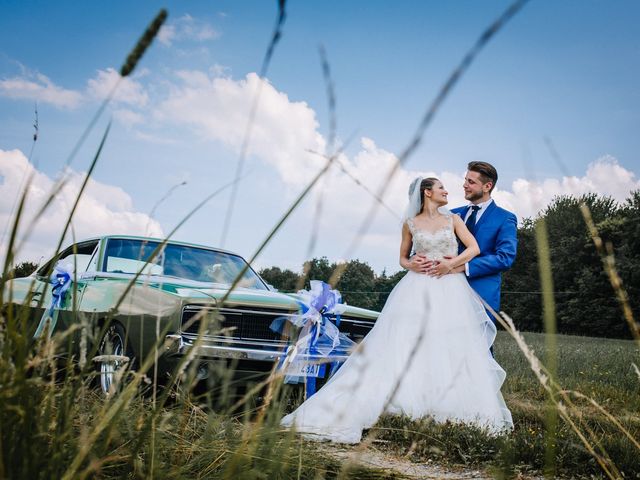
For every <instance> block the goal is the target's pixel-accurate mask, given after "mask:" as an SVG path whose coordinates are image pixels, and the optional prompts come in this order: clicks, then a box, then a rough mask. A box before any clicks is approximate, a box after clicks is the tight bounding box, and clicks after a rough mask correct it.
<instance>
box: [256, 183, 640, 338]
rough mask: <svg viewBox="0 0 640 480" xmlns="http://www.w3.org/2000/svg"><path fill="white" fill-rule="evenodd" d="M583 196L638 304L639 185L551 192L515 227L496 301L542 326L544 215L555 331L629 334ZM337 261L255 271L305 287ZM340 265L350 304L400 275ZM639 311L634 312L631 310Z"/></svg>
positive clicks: (373, 304) (372, 304)
mask: <svg viewBox="0 0 640 480" xmlns="http://www.w3.org/2000/svg"><path fill="white" fill-rule="evenodd" d="M583 203H584V204H586V205H587V206H588V207H589V210H590V211H591V215H592V217H593V221H594V223H595V224H596V227H597V228H598V231H599V233H600V236H601V237H602V239H603V241H604V242H605V243H607V242H610V243H611V245H612V246H613V252H614V255H615V260H616V268H617V270H618V273H619V275H620V277H621V278H622V281H623V284H624V288H625V289H626V290H627V293H628V295H629V298H630V303H631V308H632V310H633V312H634V313H636V312H638V308H639V307H640V191H635V192H632V193H631V195H630V196H629V197H628V198H627V199H626V200H625V202H623V203H617V202H616V201H614V200H613V199H612V198H610V197H606V196H600V195H596V194H587V195H583V196H580V197H575V196H560V197H556V198H555V199H554V200H553V201H552V202H551V204H550V205H549V206H547V208H546V209H545V210H543V211H542V212H541V213H540V214H538V215H537V216H536V217H535V218H527V219H525V220H524V221H523V222H522V224H521V225H520V227H519V228H518V255H517V258H516V261H515V263H514V265H513V267H512V268H511V270H509V271H508V272H506V273H505V274H504V275H503V283H502V290H503V293H502V306H501V309H502V310H503V311H505V312H506V313H507V314H508V315H509V316H511V317H512V318H513V320H514V322H515V323H516V326H517V327H518V328H519V329H521V330H525V331H538V332H539V331H543V329H544V327H543V320H542V303H541V300H542V295H541V291H540V278H539V273H538V252H537V245H536V228H537V226H538V225H539V223H540V222H541V221H544V223H545V224H546V227H547V231H548V237H549V245H550V256H551V263H552V271H553V282H554V293H555V295H554V296H555V303H556V317H557V326H558V331H559V332H560V333H567V334H576V335H587V336H597V337H617V338H628V337H629V336H630V331H629V327H628V325H627V323H626V322H625V320H624V317H623V315H622V309H621V307H620V304H619V303H618V300H617V299H616V295H615V291H614V290H613V287H612V286H611V284H610V282H609V278H608V276H607V275H606V272H605V271H604V268H603V264H602V260H601V258H600V255H599V254H598V252H597V251H596V249H595V246H594V243H593V239H592V238H591V235H590V233H589V231H588V229H587V226H586V223H585V221H584V218H583V215H582V212H581V211H580V205H581V204H583ZM338 266H339V265H338V264H336V263H333V262H330V261H329V260H328V259H327V258H326V257H322V258H314V259H312V260H310V261H308V262H306V263H305V265H304V266H303V272H306V273H304V274H298V273H296V272H293V271H291V270H288V269H280V268H279V267H270V268H264V269H262V270H261V271H260V272H259V273H260V275H261V276H262V278H264V279H265V281H267V283H269V284H271V285H273V286H274V287H275V288H277V289H279V290H281V291H284V292H293V291H295V290H296V289H298V288H301V287H304V288H309V280H323V281H325V282H326V281H329V279H330V278H331V276H332V274H333V272H334V270H335V269H336V268H337V267H338ZM340 267H341V268H343V269H344V270H343V273H342V275H341V276H340V278H339V280H338V282H337V284H336V285H335V286H334V287H335V288H337V289H338V290H339V291H340V292H341V293H342V296H343V299H344V300H345V301H346V302H347V303H348V304H350V305H355V306H359V307H363V308H369V309H373V310H381V309H382V307H383V306H384V304H385V302H386V300H387V298H388V296H389V293H390V292H391V290H392V289H393V287H395V285H396V284H397V283H398V282H399V281H400V279H401V278H402V277H403V276H404V275H405V273H406V272H405V271H403V270H401V271H399V272H396V273H394V274H392V275H389V274H387V272H386V271H383V272H382V273H381V274H380V275H376V274H375V272H374V271H373V269H372V268H371V267H370V266H369V265H368V264H367V263H366V262H362V261H360V260H351V261H349V262H347V263H346V264H342V265H340ZM636 317H637V315H636Z"/></svg>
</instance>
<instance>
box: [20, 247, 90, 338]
mask: <svg viewBox="0 0 640 480" xmlns="http://www.w3.org/2000/svg"><path fill="white" fill-rule="evenodd" d="M98 245H99V240H91V241H87V242H80V243H77V244H74V245H72V246H70V247H69V248H67V249H65V250H64V251H62V252H61V253H60V255H57V256H56V257H54V258H53V259H51V260H50V261H49V262H47V263H46V264H45V265H44V266H43V267H42V268H40V269H39V270H38V272H37V274H36V287H35V288H34V293H35V292H39V294H36V298H35V299H34V300H33V301H32V309H33V316H34V317H35V318H34V319H35V321H36V322H38V326H37V328H36V336H38V335H40V334H42V332H43V330H44V327H45V320H46V318H48V317H51V318H52V325H53V331H56V332H58V331H64V330H66V329H68V328H69V327H70V326H71V325H73V324H74V323H76V322H77V320H78V310H77V309H78V306H79V305H80V301H81V299H82V294H83V292H84V289H85V287H86V283H87V280H86V279H85V278H84V274H85V273H86V272H87V270H88V269H89V268H90V267H89V266H90V265H91V264H93V263H95V258H96V256H97V251H98ZM56 265H59V266H62V268H63V269H64V270H65V271H67V272H69V273H70V276H71V283H70V285H69V288H68V290H67V292H66V294H65V295H64V301H63V302H62V305H61V306H60V308H57V307H52V305H53V301H54V297H53V294H52V293H53V292H52V290H53V285H52V284H51V282H50V278H51V276H52V274H53V273H54V269H55V267H56ZM34 304H35V305H34Z"/></svg>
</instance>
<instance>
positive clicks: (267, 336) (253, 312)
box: [182, 305, 374, 343]
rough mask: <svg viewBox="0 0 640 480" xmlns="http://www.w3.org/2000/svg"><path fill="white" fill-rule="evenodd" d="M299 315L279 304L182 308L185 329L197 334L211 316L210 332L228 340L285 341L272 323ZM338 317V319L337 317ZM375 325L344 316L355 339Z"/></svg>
mask: <svg viewBox="0 0 640 480" xmlns="http://www.w3.org/2000/svg"><path fill="white" fill-rule="evenodd" d="M292 315H295V313H294V312H291V311H289V310H282V309H277V308H258V307H233V308H220V309H215V308H213V307H210V306H204V305H187V306H185V307H184V309H183V311H182V331H183V333H192V334H197V333H198V329H199V328H200V323H201V321H202V320H203V319H206V320H207V331H206V332H205V334H206V335H207V336H211V337H216V338H219V339H221V340H222V339H227V340H241V341H256V340H258V341H260V342H265V341H266V342H269V343H281V342H283V341H286V338H283V337H282V335H281V334H280V333H276V332H274V331H273V330H271V328H270V326H271V323H272V322H273V321H274V320H275V319H276V318H280V317H288V316H292ZM333 320H334V321H335V319H333ZM373 325H374V321H373V320H367V319H361V318H353V317H348V316H342V318H341V322H340V325H339V327H338V328H339V329H340V331H341V332H342V333H344V334H346V335H347V336H348V337H349V338H351V339H352V340H354V341H356V342H358V341H360V340H361V339H362V338H363V337H364V336H365V335H366V334H367V333H369V330H371V328H372V327H373Z"/></svg>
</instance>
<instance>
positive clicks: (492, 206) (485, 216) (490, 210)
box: [465, 200, 496, 231]
mask: <svg viewBox="0 0 640 480" xmlns="http://www.w3.org/2000/svg"><path fill="white" fill-rule="evenodd" d="M495 209H496V201H495V200H494V201H493V202H491V203H490V204H489V205H488V206H487V210H486V211H485V212H484V213H483V214H482V216H481V217H480V219H479V220H478V221H477V222H476V228H475V229H476V231H477V230H478V228H480V226H481V225H482V224H483V223H484V222H485V221H486V220H487V219H488V218H489V217H490V216H491V214H492V213H493V211H494V210H495ZM465 215H466V212H465Z"/></svg>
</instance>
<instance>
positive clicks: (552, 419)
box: [536, 218, 558, 478]
mask: <svg viewBox="0 0 640 480" xmlns="http://www.w3.org/2000/svg"><path fill="white" fill-rule="evenodd" d="M536 247H537V252H538V269H539V274H540V287H541V289H542V310H543V318H544V332H545V365H546V367H547V370H548V372H549V375H551V378H557V374H558V346H557V342H556V333H557V327H556V305H555V299H554V293H553V292H554V289H553V276H552V272H551V253H550V250H549V234H548V231H547V224H546V222H545V219H544V218H540V219H538V221H537V222H536ZM556 402H557V399H555V398H552V397H549V398H548V400H547V407H546V413H545V467H544V475H545V477H547V478H553V477H555V474H556V459H555V457H556V449H555V445H556V442H557V433H558V413H557V408H556Z"/></svg>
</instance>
